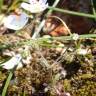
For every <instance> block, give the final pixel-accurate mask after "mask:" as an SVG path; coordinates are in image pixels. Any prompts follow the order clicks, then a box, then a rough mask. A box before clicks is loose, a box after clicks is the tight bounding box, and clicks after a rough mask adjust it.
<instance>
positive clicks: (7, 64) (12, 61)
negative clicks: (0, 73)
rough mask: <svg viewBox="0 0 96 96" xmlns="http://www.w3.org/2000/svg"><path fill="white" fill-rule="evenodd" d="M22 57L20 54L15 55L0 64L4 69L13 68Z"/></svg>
mask: <svg viewBox="0 0 96 96" xmlns="http://www.w3.org/2000/svg"><path fill="white" fill-rule="evenodd" d="M21 59H22V57H21V55H20V54H18V55H15V56H14V57H12V58H11V59H10V60H9V61H7V62H5V63H3V64H1V66H2V67H3V68H4V69H13V68H14V67H15V66H16V65H18V64H19V62H20V60H21Z"/></svg>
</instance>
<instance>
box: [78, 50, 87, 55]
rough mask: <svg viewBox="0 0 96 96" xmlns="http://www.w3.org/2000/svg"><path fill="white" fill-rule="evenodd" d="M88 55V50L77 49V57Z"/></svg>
mask: <svg viewBox="0 0 96 96" xmlns="http://www.w3.org/2000/svg"><path fill="white" fill-rule="evenodd" d="M87 53H88V49H81V48H79V49H77V54H79V55H86V54H87Z"/></svg>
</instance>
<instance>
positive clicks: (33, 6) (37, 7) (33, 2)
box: [21, 0, 48, 13]
mask: <svg viewBox="0 0 96 96" xmlns="http://www.w3.org/2000/svg"><path fill="white" fill-rule="evenodd" d="M21 7H22V8H23V9H25V10H27V11H30V12H31V13H40V12H42V11H44V10H45V9H46V8H47V7H48V3H47V0H39V1H37V0H29V3H21Z"/></svg>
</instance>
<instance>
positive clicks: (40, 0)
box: [39, 0, 47, 4]
mask: <svg viewBox="0 0 96 96" xmlns="http://www.w3.org/2000/svg"><path fill="white" fill-rule="evenodd" d="M46 2H47V0H39V3H43V4H46Z"/></svg>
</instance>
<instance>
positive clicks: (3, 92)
mask: <svg viewBox="0 0 96 96" xmlns="http://www.w3.org/2000/svg"><path fill="white" fill-rule="evenodd" d="M12 76H13V71H10V73H9V76H8V77H7V80H6V83H5V86H4V88H3V91H2V96H6V92H7V88H8V85H9V83H10V80H11V78H12Z"/></svg>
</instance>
